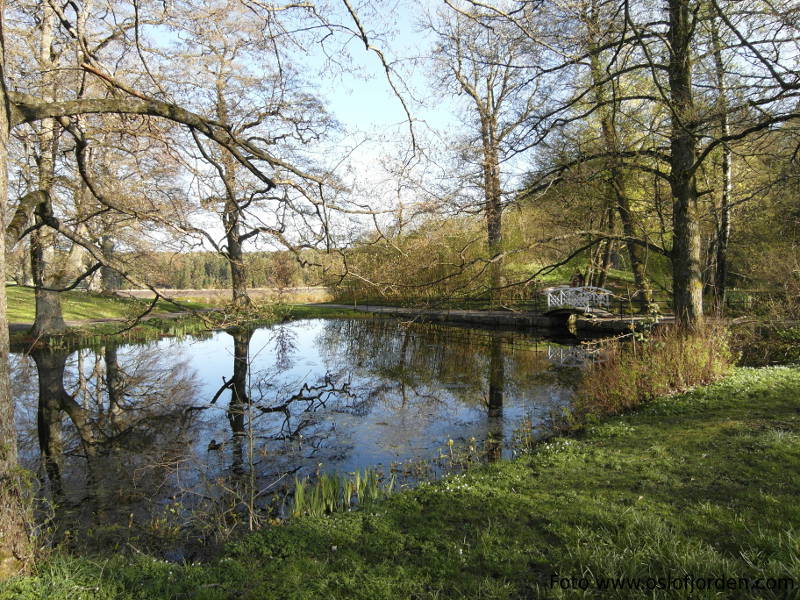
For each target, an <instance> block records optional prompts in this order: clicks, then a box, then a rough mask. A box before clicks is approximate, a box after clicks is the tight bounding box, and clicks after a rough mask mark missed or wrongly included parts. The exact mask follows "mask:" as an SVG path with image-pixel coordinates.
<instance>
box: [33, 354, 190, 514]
mask: <svg viewBox="0 0 800 600" xmlns="http://www.w3.org/2000/svg"><path fill="white" fill-rule="evenodd" d="M137 350H138V351H137V352H136V353H135V354H133V353H130V354H126V356H125V360H124V361H120V359H119V357H118V353H117V349H116V348H115V347H107V348H106V349H105V350H104V351H103V352H102V353H101V352H94V351H90V350H80V351H78V352H77V353H76V354H75V357H74V359H72V360H68V359H69V358H70V355H71V354H72V352H70V351H67V350H48V349H37V350H34V351H33V352H31V356H32V358H33V360H34V363H35V366H36V373H37V378H38V409H37V431H38V436H37V437H38V441H39V446H40V451H41V457H42V463H43V466H44V471H45V474H46V478H47V480H49V482H50V489H51V492H52V497H53V499H54V500H55V501H56V505H57V506H58V507H59V510H61V511H64V510H67V509H69V508H72V509H77V510H78V511H79V512H80V513H82V514H83V515H84V517H86V518H91V519H92V520H93V521H96V520H98V519H99V515H100V514H101V513H102V514H105V515H106V516H107V517H108V518H109V520H112V521H113V520H114V518H115V517H116V518H117V519H121V518H123V517H122V515H125V517H127V516H128V515H129V513H130V511H129V508H130V506H129V505H130V502H129V501H134V496H136V497H146V496H148V495H154V494H155V493H156V491H157V490H158V489H159V487H160V486H161V485H163V483H164V477H166V476H167V474H168V473H169V472H170V471H171V470H170V469H169V465H172V464H174V463H175V462H176V461H177V460H179V459H180V458H181V457H182V456H183V453H184V452H185V449H186V447H187V445H188V443H187V441H188V439H189V436H188V430H189V428H190V427H191V424H192V422H193V416H192V411H191V410H187V409H188V408H189V407H190V403H191V401H192V400H193V398H194V396H195V395H196V391H197V388H196V384H195V383H194V374H193V373H192V372H191V371H190V370H189V369H188V368H187V366H186V364H185V363H184V362H182V361H177V362H176V361H163V360H162V357H161V356H160V354H159V352H158V350H157V349H156V348H155V347H150V348H142V349H137ZM164 362H166V363H168V364H167V365H164V364H163V363H164ZM64 417H66V418H64ZM154 465H157V466H158V467H160V468H153V466H154ZM158 471H160V476H154V474H157V472H158ZM143 473H148V474H149V477H140V476H139V475H141V474H143ZM134 489H135V490H136V492H135V493H133V490H134ZM71 518H72V519H74V518H75V516H74V515H72V516H71ZM72 527H75V525H72Z"/></svg>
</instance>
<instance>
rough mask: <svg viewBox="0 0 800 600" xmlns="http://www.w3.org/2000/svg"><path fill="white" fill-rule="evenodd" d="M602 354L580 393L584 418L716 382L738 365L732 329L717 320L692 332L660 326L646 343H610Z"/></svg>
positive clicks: (578, 412) (577, 406) (579, 404)
mask: <svg viewBox="0 0 800 600" xmlns="http://www.w3.org/2000/svg"><path fill="white" fill-rule="evenodd" d="M602 356H603V359H602V360H601V361H600V362H598V363H596V364H595V365H593V366H592V367H591V368H590V369H589V372H588V373H587V374H586V377H585V378H584V379H583V380H582V382H581V385H580V387H579V389H578V391H577V394H576V398H575V402H574V411H575V416H576V417H577V418H578V419H579V420H581V421H582V420H584V419H585V418H586V417H587V416H589V415H594V416H605V415H611V414H616V413H620V412H624V411H627V410H630V409H632V408H635V407H637V406H639V405H640V404H641V403H643V402H647V401H649V400H652V399H654V398H656V397H658V396H664V395H667V394H672V393H675V392H681V391H685V390H687V389H690V388H693V387H695V386H698V385H703V384H708V383H711V382H712V381H716V380H717V379H719V378H720V377H722V376H724V375H726V374H727V373H728V372H729V371H730V369H731V367H732V365H733V357H732V353H731V351H730V349H729V335H728V332H727V330H726V329H725V328H724V327H723V326H721V325H717V324H709V325H706V326H705V327H704V328H702V329H701V330H698V331H691V332H688V331H683V330H680V329H677V328H675V327H671V328H664V329H659V330H658V331H657V332H656V333H654V334H652V335H651V336H650V338H649V339H647V340H645V341H641V340H638V341H637V340H633V341H627V342H620V341H613V342H609V343H607V344H606V345H605V347H604V348H603V352H602Z"/></svg>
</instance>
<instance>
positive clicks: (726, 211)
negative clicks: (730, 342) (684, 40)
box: [711, 19, 733, 314]
mask: <svg viewBox="0 0 800 600" xmlns="http://www.w3.org/2000/svg"><path fill="white" fill-rule="evenodd" d="M711 42H712V44H713V51H714V71H715V75H716V80H717V93H718V100H717V107H718V110H719V130H720V131H719V133H720V136H722V137H724V136H727V135H728V134H729V133H730V124H729V123H728V97H727V95H728V86H727V84H726V83H725V64H724V62H723V60H722V43H721V42H720V39H719V27H718V24H717V21H716V19H714V20H712V23H711ZM732 172H733V166H732V153H731V148H730V146H729V145H728V144H727V143H724V144H722V196H721V198H720V206H719V218H718V219H717V236H716V237H717V244H716V268H715V269H714V286H713V287H714V311H715V312H716V313H717V314H722V312H723V310H724V309H725V293H726V290H727V280H728V240H729V239H730V235H731V194H732V191H733V174H732Z"/></svg>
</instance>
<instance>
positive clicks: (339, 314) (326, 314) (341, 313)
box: [286, 304, 370, 319]
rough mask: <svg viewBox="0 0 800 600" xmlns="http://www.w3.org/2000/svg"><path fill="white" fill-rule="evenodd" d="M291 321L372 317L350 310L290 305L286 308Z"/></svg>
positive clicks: (314, 305)
mask: <svg viewBox="0 0 800 600" xmlns="http://www.w3.org/2000/svg"><path fill="white" fill-rule="evenodd" d="M286 313H287V318H290V319H358V318H363V317H365V316H366V317H370V315H365V313H360V312H358V311H356V310H353V309H349V308H333V307H328V306H320V305H318V304H289V305H287V307H286Z"/></svg>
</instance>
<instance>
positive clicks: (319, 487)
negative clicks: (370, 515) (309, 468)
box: [291, 469, 396, 517]
mask: <svg viewBox="0 0 800 600" xmlns="http://www.w3.org/2000/svg"><path fill="white" fill-rule="evenodd" d="M395 483H396V479H395V475H394V474H392V475H391V476H390V477H389V478H388V479H387V478H384V477H383V474H382V473H381V472H379V471H377V470H375V469H365V470H364V472H363V473H362V472H361V471H355V472H354V473H349V474H346V473H320V474H319V475H318V476H317V478H316V479H315V480H314V481H312V480H311V479H310V478H309V477H305V478H303V479H298V478H295V488H294V503H293V505H292V512H291V514H292V516H293V517H298V516H300V515H311V516H321V515H326V514H331V513H333V512H340V511H345V510H350V509H351V508H353V507H354V506H363V505H365V504H368V503H370V502H374V501H375V500H378V499H380V498H383V497H384V496H388V495H389V494H391V493H392V492H393V491H394V489H395Z"/></svg>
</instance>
